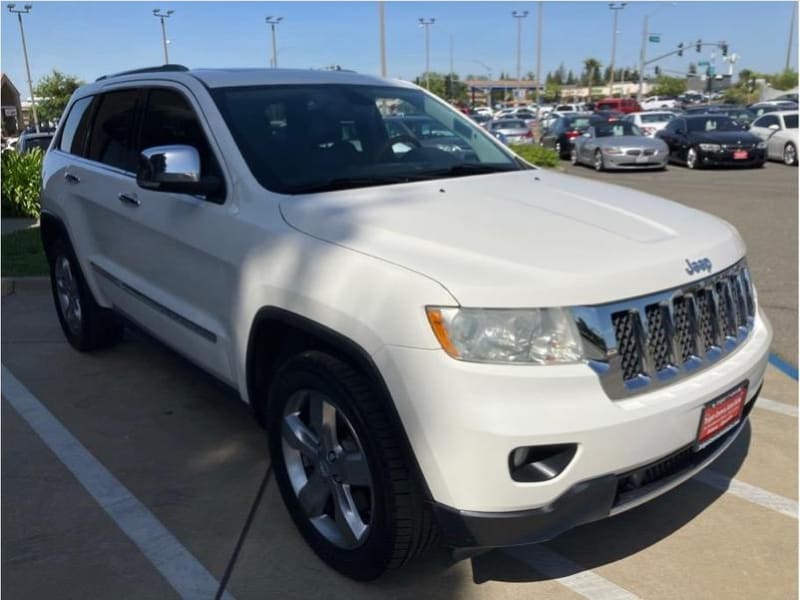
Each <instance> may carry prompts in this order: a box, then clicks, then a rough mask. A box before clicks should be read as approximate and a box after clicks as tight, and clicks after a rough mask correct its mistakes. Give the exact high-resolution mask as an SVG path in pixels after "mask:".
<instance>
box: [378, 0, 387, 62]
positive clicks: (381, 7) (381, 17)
mask: <svg viewBox="0 0 800 600" xmlns="http://www.w3.org/2000/svg"><path fill="white" fill-rule="evenodd" d="M385 5H386V3H385V2H378V26H379V28H380V33H381V77H386V16H385V10H386V8H385Z"/></svg>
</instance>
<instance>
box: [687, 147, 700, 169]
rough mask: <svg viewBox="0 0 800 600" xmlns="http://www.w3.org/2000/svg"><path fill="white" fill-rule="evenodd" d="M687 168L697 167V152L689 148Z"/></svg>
mask: <svg viewBox="0 0 800 600" xmlns="http://www.w3.org/2000/svg"><path fill="white" fill-rule="evenodd" d="M686 166H687V167H689V168H690V169H694V168H695V167H696V166H697V150H695V149H694V148H689V150H688V151H687V152H686Z"/></svg>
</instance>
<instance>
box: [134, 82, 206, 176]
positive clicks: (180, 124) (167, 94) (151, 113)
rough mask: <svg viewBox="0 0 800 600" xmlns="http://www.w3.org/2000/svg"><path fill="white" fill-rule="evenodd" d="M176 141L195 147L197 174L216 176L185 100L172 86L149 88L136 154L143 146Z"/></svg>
mask: <svg viewBox="0 0 800 600" xmlns="http://www.w3.org/2000/svg"><path fill="white" fill-rule="evenodd" d="M176 144H177V145H185V146H192V147H194V148H196V149H197V152H198V153H199V154H200V166H201V175H204V176H206V175H214V176H217V177H219V176H220V169H219V167H218V165H217V161H216V159H215V158H214V153H213V152H211V147H210V146H209V144H208V140H207V139H206V136H205V133H204V132H203V127H202V126H201V125H200V121H199V120H198V119H197V115H196V114H195V112H194V109H193V108H192V106H191V105H190V104H189V101H188V100H186V98H185V97H184V96H183V94H181V93H179V92H176V91H174V90H165V89H153V90H150V93H149V94H148V97H147V108H146V109H145V113H144V121H143V122H142V132H141V135H140V138H139V144H138V148H137V154H138V152H141V151H142V150H144V149H146V148H152V147H154V146H172V145H176Z"/></svg>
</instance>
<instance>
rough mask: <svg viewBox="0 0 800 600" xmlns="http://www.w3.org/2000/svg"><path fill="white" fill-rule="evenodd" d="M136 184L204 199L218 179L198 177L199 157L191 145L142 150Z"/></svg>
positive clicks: (217, 188)
mask: <svg viewBox="0 0 800 600" xmlns="http://www.w3.org/2000/svg"><path fill="white" fill-rule="evenodd" d="M136 184H137V185H138V186H139V187H141V188H144V189H147V190H155V191H158V192H172V193H176V194H192V195H202V196H207V195H210V194H214V193H215V192H217V191H219V188H220V184H221V182H220V180H219V179H218V178H216V177H202V176H201V175H200V154H199V153H198V152H197V149H196V148H193V147H192V146H181V145H176V146H154V147H152V148H147V149H145V150H142V152H141V154H140V155H139V168H138V170H137V172H136Z"/></svg>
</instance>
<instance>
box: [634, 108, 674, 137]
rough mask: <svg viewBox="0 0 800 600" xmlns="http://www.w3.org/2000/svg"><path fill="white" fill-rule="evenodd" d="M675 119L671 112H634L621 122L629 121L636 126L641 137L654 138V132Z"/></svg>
mask: <svg viewBox="0 0 800 600" xmlns="http://www.w3.org/2000/svg"><path fill="white" fill-rule="evenodd" d="M674 118H675V113H671V112H666V111H665V112H655V111H652V112H636V113H630V114H629V115H626V116H625V117H624V119H623V120H625V121H630V122H631V123H633V124H634V125H636V126H637V127H638V128H639V129H640V130H641V131H642V134H643V135H646V136H647V137H655V135H656V132H658V131H661V130H662V129H664V127H666V126H667V123H669V122H670V121H671V120H672V119H674Z"/></svg>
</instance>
